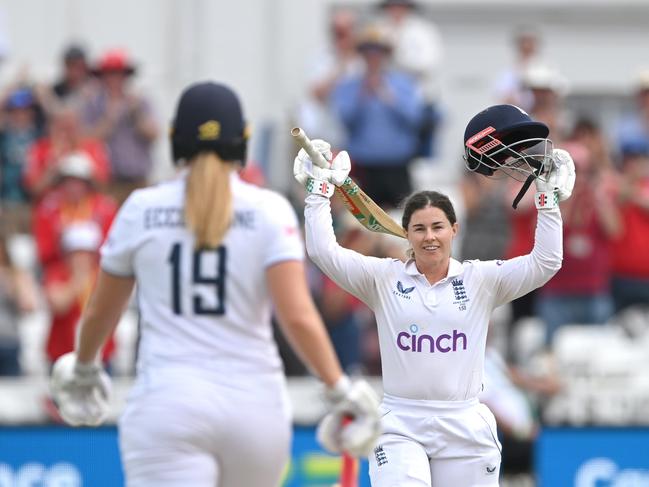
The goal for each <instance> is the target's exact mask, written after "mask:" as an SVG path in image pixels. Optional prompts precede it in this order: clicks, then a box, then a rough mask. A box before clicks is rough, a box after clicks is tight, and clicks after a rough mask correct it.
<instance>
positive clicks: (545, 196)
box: [534, 149, 576, 210]
mask: <svg viewBox="0 0 649 487" xmlns="http://www.w3.org/2000/svg"><path fill="white" fill-rule="evenodd" d="M575 177H576V174H575V163H574V162H573V160H572V157H571V156H570V154H569V153H568V151H565V150H563V149H554V150H553V151H552V167H551V168H550V170H549V171H548V172H547V173H546V174H544V175H541V176H540V177H538V178H536V180H535V182H536V189H537V193H536V195H535V197H534V202H535V203H536V207H537V208H538V209H539V210H544V209H549V208H556V207H557V206H559V202H560V201H564V200H567V199H568V198H570V195H572V189H573V188H574V186H575Z"/></svg>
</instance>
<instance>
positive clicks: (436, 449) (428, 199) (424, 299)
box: [294, 105, 575, 487]
mask: <svg viewBox="0 0 649 487" xmlns="http://www.w3.org/2000/svg"><path fill="white" fill-rule="evenodd" d="M548 133H549V130H548V127H547V126H545V125H544V124H542V123H539V122H536V121H533V120H532V119H531V118H530V117H529V115H528V114H527V113H525V112H524V111H523V110H521V109H520V108H518V107H516V106H513V105H496V106H492V107H489V108H487V109H485V110H483V111H481V112H480V113H478V114H477V115H475V116H474V117H473V118H472V119H471V120H470V121H469V123H468V124H467V127H466V131H465V135H464V142H465V161H466V166H467V168H468V169H469V170H472V171H476V172H478V173H480V174H483V175H484V176H486V177H490V176H493V175H494V174H497V173H503V174H506V175H508V176H511V177H514V178H516V179H519V180H521V181H525V182H526V183H524V184H523V187H522V188H521V195H522V193H524V191H526V190H527V188H528V187H529V185H530V184H531V182H534V183H535V185H536V190H537V192H536V195H535V202H536V207H537V209H538V219H537V227H536V233H535V243H534V248H533V249H532V251H531V253H529V254H528V255H523V256H520V257H516V258H513V259H510V260H505V261H478V260H473V261H471V260H469V261H464V262H459V261H457V260H455V259H453V258H452V257H451V245H452V242H453V239H454V238H455V236H456V235H457V233H458V231H459V228H458V223H457V219H456V216H455V211H454V208H453V204H452V203H451V201H450V200H449V198H448V197H446V196H445V195H443V194H441V193H438V192H436V191H420V192H417V193H415V194H413V195H411V196H410V197H409V198H408V199H407V200H406V202H405V206H404V210H403V217H402V226H403V230H404V231H405V234H406V238H407V240H408V242H409V244H410V249H409V251H408V259H407V260H406V261H405V262H402V261H400V260H397V259H389V258H376V257H369V256H364V255H361V254H358V253H356V252H354V251H352V250H349V249H345V248H343V247H341V246H340V245H338V243H337V242H336V238H335V234H334V232H333V229H332V219H331V211H330V205H329V198H330V197H331V195H332V194H333V192H334V190H333V187H335V186H339V185H341V184H342V183H343V182H344V181H345V179H346V177H347V175H348V174H349V170H350V168H351V163H350V160H349V156H348V154H347V153H346V152H344V151H343V152H341V153H339V154H338V155H337V156H336V157H335V158H334V157H332V154H331V150H330V147H329V144H328V143H326V142H324V141H321V140H314V141H312V144H313V146H314V147H315V149H316V150H317V151H319V152H320V153H321V154H322V155H323V156H324V159H325V160H326V163H325V164H322V163H321V166H324V167H321V166H318V165H317V164H318V162H317V160H312V159H311V158H310V157H309V154H308V153H307V151H305V150H304V149H302V150H300V152H299V153H298V155H297V157H296V159H295V162H294V175H295V177H296V179H297V180H298V182H300V183H301V184H303V185H305V187H306V190H307V196H306V207H305V226H306V242H307V252H308V254H309V257H310V258H311V259H312V260H313V261H314V262H315V263H316V264H317V265H318V267H320V269H321V270H322V271H323V272H324V273H325V274H326V275H327V276H329V277H330V278H331V279H332V280H333V281H335V282H336V283H337V284H338V285H339V286H341V287H342V288H343V289H345V290H346V291H347V292H349V293H351V294H353V295H354V296H356V297H358V298H359V299H361V300H362V301H364V302H365V303H366V304H367V305H368V306H369V307H370V308H371V309H372V310H373V312H374V313H375V315H376V322H377V326H378V334H379V342H380V352H381V363H382V375H383V390H384V396H383V401H382V404H381V408H380V409H381V424H382V429H383V433H382V434H381V436H380V437H379V439H378V440H377V441H376V443H375V445H374V450H373V452H372V454H370V456H369V464H370V478H371V483H372V486H373V487H392V486H394V485H399V486H401V487H425V486H426V487H433V486H434V487H438V486H451V485H452V486H454V487H475V486H490V487H491V486H497V485H498V483H499V480H498V478H499V470H500V460H501V454H500V449H501V445H500V442H499V441H498V439H497V435H496V422H495V419H494V416H493V414H492V413H491V411H490V410H489V409H488V408H487V407H486V406H485V405H483V404H480V403H479V401H478V399H477V396H478V393H479V392H480V391H481V389H482V378H483V364H484V355H485V347H486V339H487V329H488V325H489V320H490V317H491V312H492V311H493V310H494V309H495V308H496V307H498V306H500V305H502V304H504V303H507V302H509V301H511V300H513V299H516V298H517V297H519V296H521V295H524V294H526V293H528V292H529V291H531V290H532V289H535V288H537V287H540V286H542V285H543V284H544V283H545V282H547V281H548V280H549V279H550V278H551V277H552V276H553V275H554V274H555V273H556V272H557V271H558V269H559V268H560V267H561V261H562V252H563V250H562V221H561V213H560V210H559V202H560V201H563V200H565V199H567V198H569V197H570V195H571V192H572V188H573V186H574V181H575V169H574V163H573V161H572V158H571V157H570V155H569V154H568V153H567V152H566V151H564V150H561V149H554V148H553V145H552V142H551V141H550V140H549V139H548V138H547V136H548ZM317 159H318V160H320V161H321V159H320V158H317ZM314 163H315V164H314ZM517 199H519V197H517ZM514 203H516V201H515V202H514Z"/></svg>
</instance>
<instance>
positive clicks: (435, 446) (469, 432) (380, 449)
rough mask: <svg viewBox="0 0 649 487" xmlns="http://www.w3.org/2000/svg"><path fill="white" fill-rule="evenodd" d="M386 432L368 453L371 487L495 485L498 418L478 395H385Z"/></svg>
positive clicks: (384, 422) (497, 458)
mask: <svg viewBox="0 0 649 487" xmlns="http://www.w3.org/2000/svg"><path fill="white" fill-rule="evenodd" d="M381 410H382V411H381V412H382V414H383V417H382V419H381V425H382V426H383V434H382V435H381V437H380V438H379V440H378V441H377V444H376V447H375V449H374V452H373V454H370V456H369V464H370V479H371V482H372V487H477V486H480V487H483V486H484V487H487V486H488V487H497V486H498V476H499V473H500V458H501V456H500V452H501V445H500V442H499V441H498V437H497V436H496V420H495V418H494V415H493V414H492V413H491V411H490V410H489V408H487V406H485V405H484V404H480V403H479V402H478V400H477V399H472V400H468V401H425V400H414V399H404V398H399V397H394V396H390V395H388V394H386V395H385V396H384V398H383V403H382V404H381Z"/></svg>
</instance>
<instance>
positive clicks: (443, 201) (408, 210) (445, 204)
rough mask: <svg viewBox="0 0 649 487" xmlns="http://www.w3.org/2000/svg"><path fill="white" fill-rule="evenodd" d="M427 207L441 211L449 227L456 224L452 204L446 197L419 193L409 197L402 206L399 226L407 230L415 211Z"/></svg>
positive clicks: (423, 192)
mask: <svg viewBox="0 0 649 487" xmlns="http://www.w3.org/2000/svg"><path fill="white" fill-rule="evenodd" d="M428 206H432V207H433V208H439V209H440V210H442V211H443V212H444V214H445V215H446V218H448V221H449V222H451V225H453V224H455V222H457V217H456V216H455V208H453V203H451V200H450V199H449V198H448V196H446V195H445V194H442V193H438V192H437V191H419V192H418V193H414V194H413V195H411V196H409V197H408V199H407V200H406V202H405V203H404V205H403V216H402V217H401V225H402V226H403V228H404V229H406V230H407V229H408V225H409V224H410V218H412V214H413V213H414V212H415V211H417V210H421V209H422V208H426V207H428Z"/></svg>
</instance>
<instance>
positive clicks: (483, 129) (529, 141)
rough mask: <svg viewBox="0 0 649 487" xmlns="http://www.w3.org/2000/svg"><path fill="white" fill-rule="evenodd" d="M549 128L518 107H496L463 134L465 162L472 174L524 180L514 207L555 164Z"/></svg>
mask: <svg viewBox="0 0 649 487" xmlns="http://www.w3.org/2000/svg"><path fill="white" fill-rule="evenodd" d="M549 133H550V129H549V128H548V126H547V125H545V124H544V123H541V122H537V121H534V120H532V118H531V117H530V116H529V115H528V114H527V113H526V112H525V111H524V110H523V109H521V108H519V107H517V106H515V105H494V106H491V107H489V108H486V109H485V110H482V111H481V112H480V113H478V114H477V115H475V116H474V117H473V118H472V119H471V120H469V123H468V124H467V126H466V129H465V131H464V160H465V163H466V167H467V169H469V171H475V172H477V173H480V174H484V175H485V176H493V175H494V173H496V171H500V172H501V173H503V174H505V175H507V176H510V177H512V178H514V179H516V180H518V181H525V184H524V185H523V187H522V188H521V191H520V193H519V195H518V196H517V197H516V199H515V200H514V208H516V205H517V204H518V202H519V201H520V199H521V198H522V197H523V195H524V194H525V192H526V191H527V189H528V188H529V186H530V184H531V183H532V181H534V179H535V178H537V177H538V176H539V175H541V174H542V173H544V172H545V171H547V170H548V169H549V168H550V167H551V164H552V150H553V146H552V141H551V140H550V139H548V138H547V137H548V134H549Z"/></svg>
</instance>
